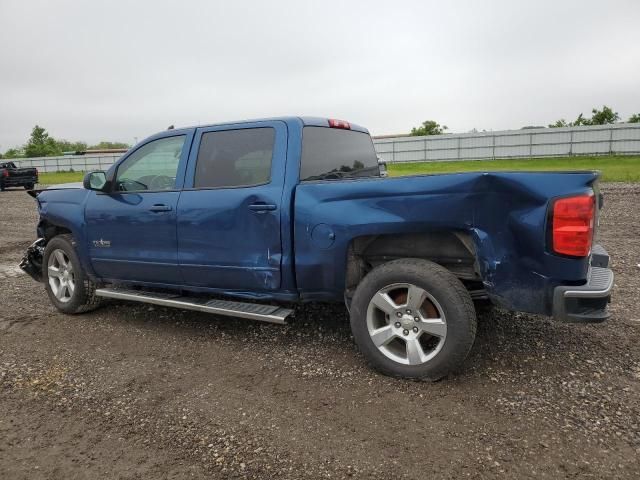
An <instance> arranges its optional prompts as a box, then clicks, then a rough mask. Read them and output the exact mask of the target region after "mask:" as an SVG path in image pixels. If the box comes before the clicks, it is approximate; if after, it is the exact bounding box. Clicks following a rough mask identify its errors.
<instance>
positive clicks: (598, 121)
mask: <svg viewBox="0 0 640 480" xmlns="http://www.w3.org/2000/svg"><path fill="white" fill-rule="evenodd" d="M591 113H592V115H591V123H589V125H607V124H610V123H616V122H617V121H618V120H620V115H618V112H614V111H613V110H612V109H611V108H610V107H607V106H606V105H603V106H602V110H598V109H597V108H594V109H593V110H591Z"/></svg>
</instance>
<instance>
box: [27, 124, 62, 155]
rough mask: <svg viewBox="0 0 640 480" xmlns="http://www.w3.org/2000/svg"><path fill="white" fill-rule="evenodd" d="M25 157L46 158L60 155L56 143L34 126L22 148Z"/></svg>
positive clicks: (43, 130)
mask: <svg viewBox="0 0 640 480" xmlns="http://www.w3.org/2000/svg"><path fill="white" fill-rule="evenodd" d="M24 154H25V157H27V158H30V157H47V156H52V155H62V150H60V149H59V147H58V145H57V144H56V141H55V140H54V139H53V138H52V137H50V136H49V134H48V133H47V131H46V130H45V129H44V128H42V127H40V126H38V125H36V126H35V127H33V130H31V136H30V137H29V141H28V142H27V144H26V145H25V148H24Z"/></svg>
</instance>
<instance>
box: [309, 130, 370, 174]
mask: <svg viewBox="0 0 640 480" xmlns="http://www.w3.org/2000/svg"><path fill="white" fill-rule="evenodd" d="M379 175H380V168H379V167H378V156H377V155H376V151H375V149H374V148H373V142H372V141H371V137H370V136H369V135H368V134H366V133H362V132H356V131H353V130H342V129H337V128H326V127H304V130H303V133H302V160H301V164H300V180H332V179H339V178H356V177H374V176H379Z"/></svg>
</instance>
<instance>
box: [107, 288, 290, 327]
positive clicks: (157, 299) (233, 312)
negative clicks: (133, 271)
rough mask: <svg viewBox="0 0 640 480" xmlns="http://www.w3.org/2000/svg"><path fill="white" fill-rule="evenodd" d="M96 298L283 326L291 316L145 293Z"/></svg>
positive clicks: (267, 308)
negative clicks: (147, 304)
mask: <svg viewBox="0 0 640 480" xmlns="http://www.w3.org/2000/svg"><path fill="white" fill-rule="evenodd" d="M96 295H97V296H99V297H104V298H115V299H118V300H130V301H133V302H142V303H152V304H153V305H161V306H163V307H174V308H182V309H185V310H196V311H198V312H206V313H213V314H215V315H226V316H228V317H240V318H247V319H249V320H260V321H262V322H271V323H279V324H284V323H285V319H286V318H287V317H288V316H289V315H291V313H293V310H290V309H288V308H282V307H277V306H273V305H261V304H256V303H244V302H232V301H230V300H210V299H208V298H195V297H184V296H182V295H178V294H172V293H157V292H146V291H143V290H128V289H122V288H98V289H96Z"/></svg>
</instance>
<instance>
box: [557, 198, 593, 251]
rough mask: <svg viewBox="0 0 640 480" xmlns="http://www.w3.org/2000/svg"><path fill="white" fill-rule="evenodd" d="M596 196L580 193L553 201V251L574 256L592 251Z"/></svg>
mask: <svg viewBox="0 0 640 480" xmlns="http://www.w3.org/2000/svg"><path fill="white" fill-rule="evenodd" d="M594 217H595V197H594V195H593V194H590V195H578V196H575V197H567V198H559V199H558V200H556V201H555V202H554V203H553V216H552V218H551V222H552V223H551V225H552V226H551V228H552V241H553V251H554V252H555V253H559V254H561V255H569V256H572V257H586V256H587V255H589V253H590V252H591V241H592V239H593V222H594Z"/></svg>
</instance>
